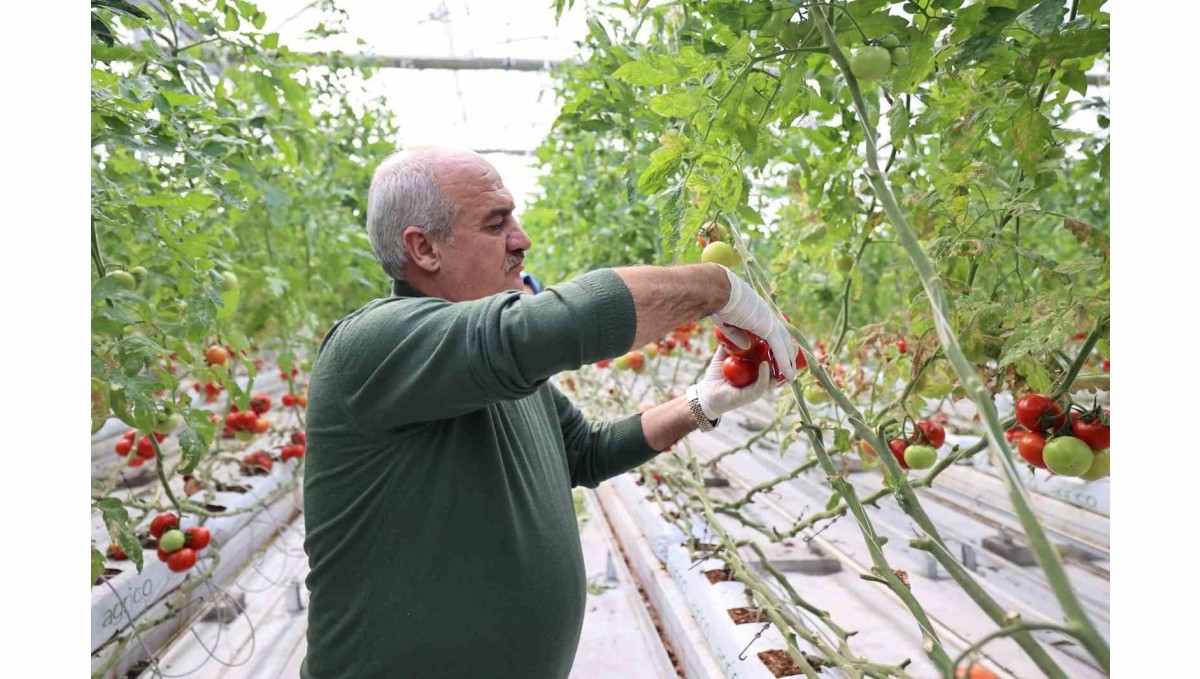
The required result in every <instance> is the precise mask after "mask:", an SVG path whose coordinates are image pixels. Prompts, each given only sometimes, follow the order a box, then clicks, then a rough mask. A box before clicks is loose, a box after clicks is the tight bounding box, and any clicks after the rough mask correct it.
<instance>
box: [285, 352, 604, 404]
mask: <svg viewBox="0 0 1200 679" xmlns="http://www.w3.org/2000/svg"><path fill="white" fill-rule="evenodd" d="M610 365H612V359H611V358H606V359H604V360H603V361H599V362H597V363H596V367H597V368H600V369H604V368H607V367H608V366H610ZM288 396H291V394H286V395H285V396H284V397H283V404H284V405H288ZM293 401H294V399H293Z"/></svg>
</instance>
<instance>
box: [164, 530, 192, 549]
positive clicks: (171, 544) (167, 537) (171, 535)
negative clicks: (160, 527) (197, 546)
mask: <svg viewBox="0 0 1200 679" xmlns="http://www.w3.org/2000/svg"><path fill="white" fill-rule="evenodd" d="M185 542H187V536H186V535H184V534H183V531H181V530H176V529H172V530H169V531H167V532H165V533H163V536H162V537H161V538H159V539H158V546H159V547H162V550H163V551H164V552H177V551H179V550H180V549H183V545H184V543H185Z"/></svg>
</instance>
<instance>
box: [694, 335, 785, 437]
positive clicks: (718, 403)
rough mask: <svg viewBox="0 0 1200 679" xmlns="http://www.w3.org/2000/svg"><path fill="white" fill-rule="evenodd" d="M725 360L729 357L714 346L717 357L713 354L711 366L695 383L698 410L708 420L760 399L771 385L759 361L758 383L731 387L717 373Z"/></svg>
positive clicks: (768, 373) (765, 365) (767, 369)
mask: <svg viewBox="0 0 1200 679" xmlns="http://www.w3.org/2000/svg"><path fill="white" fill-rule="evenodd" d="M727 356H729V354H728V353H726V352H725V347H723V346H721V345H719V344H718V345H717V353H715V354H713V358H712V363H710V364H709V365H708V372H706V373H704V379H702V380H700V381H699V382H697V383H696V395H697V396H698V397H699V400H700V409H701V410H703V411H704V416H705V417H707V418H708V419H710V420H715V419H717V418H718V417H720V416H722V415H724V414H725V413H727V412H729V411H731V410H736V409H738V408H741V407H742V406H744V405H748V404H750V403H753V402H755V401H757V400H758V399H760V398H762V397H763V396H764V395H766V393H767V391H768V390H769V389H770V388H771V383H772V381H773V380H772V379H771V366H770V364H768V363H767V362H766V361H763V362H762V363H760V364H759V366H758V380H756V381H755V382H754V383H753V384H749V385H746V386H744V387H735V386H733V385H732V384H730V383H728V382H726V381H725V375H724V374H723V373H722V372H721V364H722V363H724V362H725V358H726V357H727Z"/></svg>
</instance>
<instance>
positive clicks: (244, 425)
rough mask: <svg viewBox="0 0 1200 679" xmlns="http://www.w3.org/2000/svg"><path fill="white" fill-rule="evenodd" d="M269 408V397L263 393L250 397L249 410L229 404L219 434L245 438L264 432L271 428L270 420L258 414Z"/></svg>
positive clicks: (227, 436)
mask: <svg viewBox="0 0 1200 679" xmlns="http://www.w3.org/2000/svg"><path fill="white" fill-rule="evenodd" d="M270 409H271V398H270V397H269V396H266V395H265V394H255V395H254V396H253V397H251V399H250V410H247V411H245V412H243V411H241V410H239V409H238V407H237V406H230V408H229V414H227V415H226V416H225V429H224V431H222V432H221V435H222V436H224V437H226V438H230V437H233V436H236V437H237V438H239V439H242V440H247V439H250V438H252V437H253V436H254V435H255V434H265V433H266V432H267V431H268V430H269V429H270V428H271V421H270V420H268V419H267V418H265V417H260V415H262V414H264V413H266V412H267V411H268V410H270Z"/></svg>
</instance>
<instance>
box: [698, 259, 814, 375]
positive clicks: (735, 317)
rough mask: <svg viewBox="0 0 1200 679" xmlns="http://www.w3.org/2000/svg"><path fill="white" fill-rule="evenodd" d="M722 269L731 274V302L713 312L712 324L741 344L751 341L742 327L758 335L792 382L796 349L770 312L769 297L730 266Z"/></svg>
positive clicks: (747, 343)
mask: <svg viewBox="0 0 1200 679" xmlns="http://www.w3.org/2000/svg"><path fill="white" fill-rule="evenodd" d="M718 266H720V265H718ZM721 268H722V269H725V273H726V274H728V276H729V302H727V303H726V304H725V306H724V308H722V309H721V310H720V311H718V312H717V313H715V314H713V316H712V319H713V323H719V324H721V330H722V331H724V332H725V335H726V336H727V337H729V339H730V340H732V341H733V342H734V343H735V344H737V345H738V346H739V347H743V348H744V347H746V346H749V344H750V342H749V340H748V339H747V338H746V335H745V333H742V332H740V330H739V328H740V329H742V330H748V331H750V332H752V333H754V334H755V335H758V337H759V339H761V340H763V341H764V342H766V343H767V344H768V345H769V346H770V347H771V353H773V354H774V355H775V362H776V364H778V366H779V372H781V373H783V378H784V380H786V381H789V382H790V381H792V380H794V379H796V348H795V345H794V344H793V342H792V336H791V335H789V334H788V331H787V326H785V325H784V324H783V321H781V320H780V319H779V317H777V316H776V315H775V314H774V313H773V312H772V311H771V307H770V305H768V304H767V302H766V300H764V299H763V298H762V297H759V296H758V293H756V292H754V288H752V287H750V286H749V285H748V284H747V283H746V282H745V281H743V280H742V279H741V278H738V276H737V274H735V273H733V272H732V271H730V270H729V269H728V268H726V267H724V266H721ZM731 326H732V327H731Z"/></svg>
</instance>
